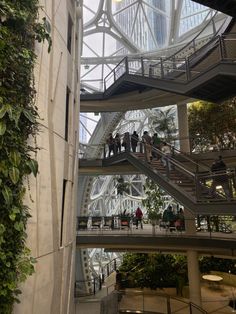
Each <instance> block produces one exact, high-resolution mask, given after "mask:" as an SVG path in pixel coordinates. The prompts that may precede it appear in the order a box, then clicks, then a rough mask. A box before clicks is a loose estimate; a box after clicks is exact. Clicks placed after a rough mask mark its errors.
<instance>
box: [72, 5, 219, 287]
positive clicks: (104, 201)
mask: <svg viewBox="0 0 236 314" xmlns="http://www.w3.org/2000/svg"><path fill="white" fill-rule="evenodd" d="M83 10H84V14H83V15H84V38H83V53H82V59H81V91H83V90H86V91H89V92H96V91H100V90H102V88H103V80H104V78H105V76H106V75H107V74H108V73H109V72H110V71H111V70H112V69H113V68H114V67H115V65H116V64H117V63H118V62H119V61H120V60H121V59H122V58H123V57H124V56H126V55H135V56H140V55H155V56H163V55H170V54H171V51H172V50H171V49H172V48H173V47H175V49H176V47H177V49H178V47H179V45H180V46H181V45H183V43H187V42H189V41H190V40H191V39H192V38H194V37H195V35H196V34H198V33H199V32H200V30H201V29H202V28H203V27H204V25H206V24H207V23H208V21H209V19H211V17H212V16H213V15H214V13H215V12H214V11H213V10H210V9H209V8H207V7H204V6H201V5H199V4H196V3H193V2H191V1H190V0H122V1H120V2H117V1H115V0H93V1H91V0H84V1H83ZM222 16H224V15H220V16H219V21H220V22H219V25H220V24H221V21H222V23H223V21H224V19H225V17H222ZM219 25H218V26H217V27H219ZM215 27H216V24H215V23H213V24H212V25H210V26H209V28H207V29H206V31H205V32H204V33H203V34H202V35H203V36H206V35H207V34H208V33H209V34H210V33H211V32H215V31H216V29H214V28H215ZM156 114H157V112H156V110H155V109H145V110H142V111H132V112H126V113H125V114H124V113H119V112H117V113H101V114H100V116H99V117H98V116H94V115H93V116H92V117H91V114H86V113H84V114H82V115H81V117H80V121H81V133H82V131H83V132H84V133H87V136H85V140H83V142H84V144H85V145H81V146H80V151H81V156H85V157H86V158H99V157H100V156H101V152H102V149H103V145H104V143H105V140H106V138H107V136H108V134H109V133H110V132H113V134H116V133H120V134H123V133H125V132H126V131H129V132H130V133H132V132H133V131H134V130H136V131H137V132H138V133H139V135H141V134H142V133H143V131H144V130H150V131H151V132H152V133H153V130H154V129H155V118H156ZM92 124H93V125H92ZM91 126H92V127H91ZM93 129H94V131H92V130H93ZM125 180H126V181H128V182H129V187H130V188H129V193H126V194H125V195H124V197H122V199H120V198H119V197H117V193H116V185H115V180H114V178H113V177H112V176H99V177H96V178H93V177H80V178H79V212H78V215H112V214H116V213H119V212H120V211H121V210H122V209H123V208H129V209H131V210H132V209H134V208H135V207H137V205H138V204H140V202H141V199H142V198H143V195H144V193H143V184H144V181H145V177H144V176H142V175H133V176H125ZM115 256H116V255H115V253H112V254H111V253H109V254H108V253H105V252H104V251H103V250H100V249H91V250H81V251H80V252H78V258H77V260H78V261H80V263H81V265H80V268H79V270H78V273H79V276H80V278H84V279H89V278H91V276H93V275H95V274H99V272H100V271H101V267H102V266H103V265H104V263H106V262H108V261H111V260H112V259H113V258H114V257H115ZM87 288H88V289H90V288H89V287H87Z"/></svg>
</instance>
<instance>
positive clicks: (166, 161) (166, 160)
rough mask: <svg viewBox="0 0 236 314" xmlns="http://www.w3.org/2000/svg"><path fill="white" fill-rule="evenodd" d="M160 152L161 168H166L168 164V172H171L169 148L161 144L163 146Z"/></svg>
mask: <svg viewBox="0 0 236 314" xmlns="http://www.w3.org/2000/svg"><path fill="white" fill-rule="evenodd" d="M161 151H162V152H163V154H164V155H163V156H162V158H161V160H162V163H163V166H164V167H166V166H167V164H168V168H169V170H171V164H170V160H169V158H170V156H171V147H170V145H168V144H167V143H166V142H164V143H163V146H162V148H161Z"/></svg>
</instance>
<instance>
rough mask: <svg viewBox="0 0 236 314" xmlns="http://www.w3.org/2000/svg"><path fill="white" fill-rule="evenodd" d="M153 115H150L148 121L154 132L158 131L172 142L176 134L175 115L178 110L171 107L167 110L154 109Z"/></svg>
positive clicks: (162, 136)
mask: <svg viewBox="0 0 236 314" xmlns="http://www.w3.org/2000/svg"><path fill="white" fill-rule="evenodd" d="M152 113H153V114H152V116H151V117H149V119H148V123H149V125H150V126H151V129H153V131H154V133H158V135H159V137H161V138H162V139H163V140H164V141H166V142H170V141H171V140H172V139H173V137H175V136H176V131H177V129H176V125H175V115H176V110H175V108H174V107H170V108H168V109H166V110H163V109H153V111H152Z"/></svg>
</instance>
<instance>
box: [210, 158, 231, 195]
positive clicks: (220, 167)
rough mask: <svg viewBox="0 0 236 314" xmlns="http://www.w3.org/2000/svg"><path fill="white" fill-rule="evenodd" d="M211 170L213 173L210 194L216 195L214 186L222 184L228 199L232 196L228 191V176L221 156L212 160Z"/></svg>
mask: <svg viewBox="0 0 236 314" xmlns="http://www.w3.org/2000/svg"><path fill="white" fill-rule="evenodd" d="M211 172H212V174H213V175H212V184H211V188H210V195H211V196H212V197H216V195H217V194H216V187H217V186H222V188H223V190H224V192H225V195H226V197H227V199H228V200H230V199H231V198H232V193H231V191H230V186H229V178H228V175H227V173H226V164H225V163H224V161H223V159H222V156H219V157H218V159H216V160H215V161H214V162H213V164H212V166H211Z"/></svg>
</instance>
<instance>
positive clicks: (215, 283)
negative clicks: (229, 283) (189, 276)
mask: <svg viewBox="0 0 236 314" xmlns="http://www.w3.org/2000/svg"><path fill="white" fill-rule="evenodd" d="M202 278H203V279H204V280H207V281H208V282H209V285H210V286H211V287H212V288H219V283H220V282H221V281H222V280H223V278H222V277H220V276H217V275H203V276H202Z"/></svg>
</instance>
